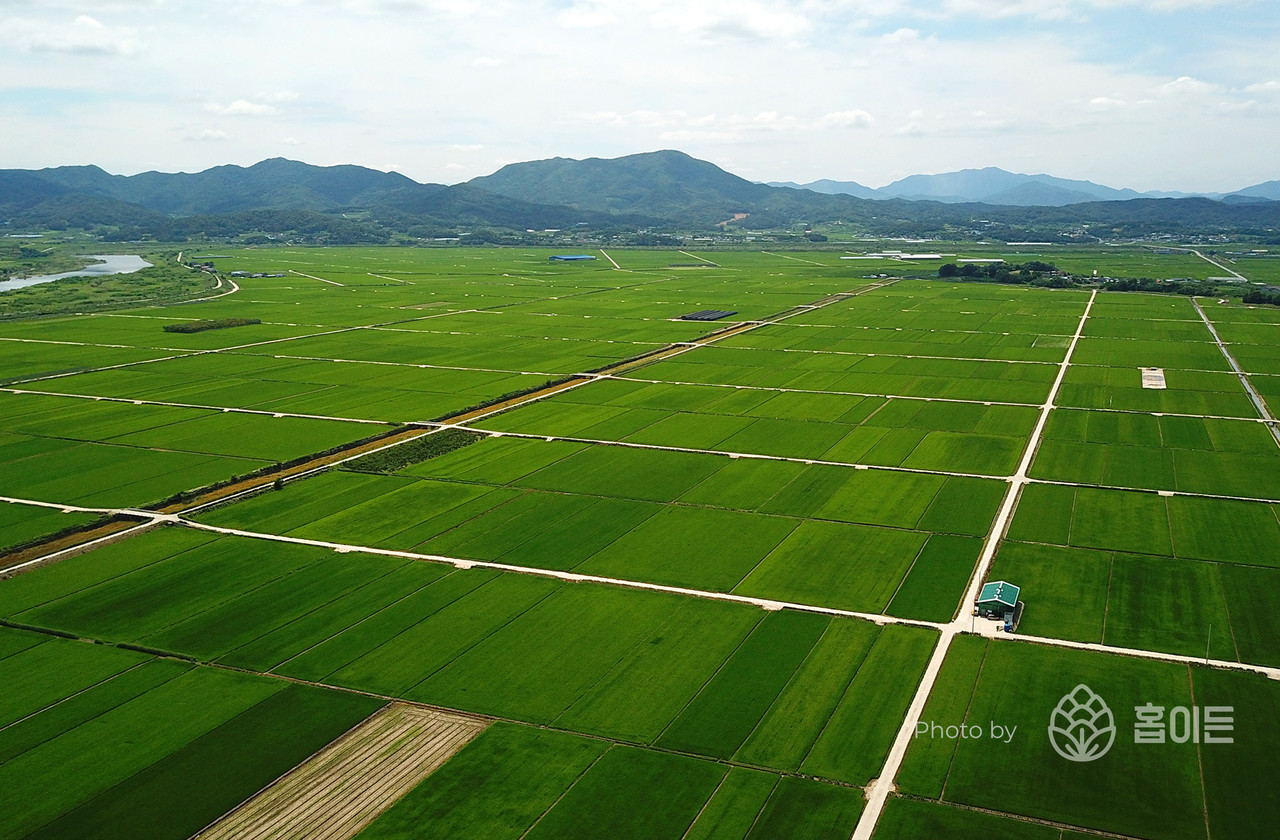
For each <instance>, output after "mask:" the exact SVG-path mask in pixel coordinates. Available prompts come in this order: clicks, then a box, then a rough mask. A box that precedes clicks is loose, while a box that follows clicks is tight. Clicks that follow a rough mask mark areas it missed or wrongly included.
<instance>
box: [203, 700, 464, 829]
mask: <svg viewBox="0 0 1280 840" xmlns="http://www.w3.org/2000/svg"><path fill="white" fill-rule="evenodd" d="M486 726H488V721H486V720H484V719H483V718H477V717H473V716H470V715H463V714H459V713H456V712H442V711H438V710H435V709H424V708H421V707H418V706H410V705H408V704H405V703H392V704H391V705H389V706H387V707H386V708H385V709H383V710H382V711H380V712H378V713H377V714H375V715H373V716H372V717H370V718H369V719H368V720H366V721H364V722H363V723H361V724H360V725H359V726H357V727H355V728H354V729H351V730H350V731H348V732H347V733H346V734H345V735H343V736H342V737H341V738H339V739H338V740H336V741H334V742H333V743H332V744H330V745H329V746H327V747H325V748H324V749H323V750H321V751H320V752H318V753H316V754H315V755H313V756H312V757H311V758H309V759H307V760H306V761H305V762H303V763H302V764H300V765H298V766H297V767H296V768H294V769H293V770H292V771H290V772H289V773H287V774H285V775H284V776H281V777H280V778H279V779H277V780H276V781H275V782H273V783H272V784H271V785H270V786H269V787H267V788H266V789H264V790H262V791H261V792H260V793H258V794H257V795H256V796H254V797H253V798H252V799H249V800H248V801H246V802H245V803H243V804H242V805H240V806H239V807H238V808H236V809H235V810H234V811H232V812H230V813H229V814H227V815H226V816H224V817H223V818H222V819H220V820H219V821H218V822H216V823H214V824H213V825H212V826H210V827H209V828H206V829H205V830H204V831H202V832H200V833H199V834H197V835H196V838H198V840H267V838H271V840H286V838H298V840H302V838H307V840H349V838H352V837H354V836H355V835H356V834H358V833H359V832H360V830H361V829H363V828H364V827H365V826H367V825H368V824H369V823H371V822H373V820H374V819H375V818H376V817H377V816H378V815H379V814H381V813H382V812H383V811H385V810H387V809H388V808H390V807H391V806H392V805H393V804H394V803H395V801H396V800H398V799H399V798H400V797H402V796H404V795H405V794H406V793H408V792H409V791H410V790H412V789H413V788H414V787H415V786H416V785H417V784H418V783H419V782H421V781H422V780H423V779H425V778H426V777H427V776H428V775H430V774H431V772H432V771H433V770H435V769H436V768H438V767H439V766H440V765H442V764H444V763H445V762H446V761H448V760H449V758H450V757H451V756H452V755H453V754H454V753H456V752H457V751H458V750H460V749H462V748H463V747H464V746H466V744H467V743H468V742H469V741H471V739H472V738H474V737H476V736H477V735H479V734H480V733H481V732H482V731H484V728H485V727H486Z"/></svg>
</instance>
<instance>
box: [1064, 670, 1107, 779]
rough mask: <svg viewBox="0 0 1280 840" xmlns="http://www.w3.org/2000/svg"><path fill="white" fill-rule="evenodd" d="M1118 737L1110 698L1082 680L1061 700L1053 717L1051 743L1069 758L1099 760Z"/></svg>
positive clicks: (1081, 760)
mask: <svg viewBox="0 0 1280 840" xmlns="http://www.w3.org/2000/svg"><path fill="white" fill-rule="evenodd" d="M1115 740H1116V720H1115V716H1114V715H1112V714H1111V708H1110V707H1109V706H1107V701H1105V700H1103V699H1102V698H1101V697H1099V696H1098V695H1097V694H1095V693H1094V692H1093V689H1091V688H1089V686H1087V685H1085V684H1083V683H1081V684H1080V685H1078V686H1076V687H1075V688H1073V689H1072V690H1071V693H1070V694H1068V695H1067V696H1066V697H1063V698H1062V699H1061V700H1060V701H1058V705H1057V707H1056V708H1055V709H1054V710H1053V714H1052V715H1051V716H1050V717H1049V743H1050V744H1052V745H1053V749H1054V751H1055V752H1056V753H1057V754H1058V755H1060V756H1062V757H1063V758H1065V759H1066V760H1067V761H1078V762H1086V761H1096V760H1097V759H1099V758H1102V757H1103V756H1104V755H1106V754H1107V751H1108V750H1110V749H1111V745H1112V744H1113V743H1115Z"/></svg>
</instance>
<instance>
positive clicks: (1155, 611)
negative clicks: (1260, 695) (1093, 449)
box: [992, 485, 1280, 664]
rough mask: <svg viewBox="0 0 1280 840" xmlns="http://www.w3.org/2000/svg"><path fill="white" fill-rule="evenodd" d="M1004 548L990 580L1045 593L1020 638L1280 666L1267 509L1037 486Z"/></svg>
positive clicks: (1279, 530) (1276, 537)
mask: <svg viewBox="0 0 1280 840" xmlns="http://www.w3.org/2000/svg"><path fill="white" fill-rule="evenodd" d="M1170 526H1171V527H1170ZM1008 540H1009V541H1006V542H1005V543H1004V544H1003V545H1002V546H1001V548H1000V551H999V554H998V555H997V557H996V562H995V566H994V567H993V569H992V575H993V576H994V577H997V578H1001V579H1008V580H1015V581H1017V582H1018V583H1019V584H1020V585H1021V586H1023V587H1024V588H1025V590H1026V591H1027V592H1028V593H1030V592H1038V593H1040V595H1039V596H1038V597H1037V598H1036V600H1034V601H1028V604H1029V606H1028V608H1027V610H1026V612H1025V614H1024V617H1023V622H1022V625H1021V627H1022V630H1023V631H1024V632H1026V633H1029V634H1033V635H1039V636H1047V637H1050V638H1066V639H1075V640H1079V641H1090V642H1105V643H1106V644H1111V645H1116V646H1120V647H1136V648H1144V649H1150V650H1163V651H1169V652H1173V653H1182V654H1186V655H1193V656H1196V655H1198V656H1203V655H1204V654H1205V651H1206V649H1208V650H1209V653H1210V655H1211V656H1213V657H1215V658H1219V659H1226V660H1239V661H1242V662H1256V663H1259V664H1274V663H1276V662H1277V659H1276V654H1275V647H1274V635H1273V633H1272V632H1271V631H1270V630H1269V629H1267V622H1266V619H1265V618H1264V615H1265V613H1266V611H1267V610H1269V609H1270V608H1271V607H1270V604H1271V601H1272V598H1271V596H1270V594H1269V593H1271V592H1273V591H1274V586H1275V582H1276V580H1275V579H1277V574H1280V572H1278V571H1277V569H1276V561H1275V557H1276V555H1277V551H1280V525H1277V520H1276V516H1275V512H1274V511H1273V510H1272V507H1271V506H1270V505H1264V504H1257V503H1249V502H1234V501H1225V500H1217V499H1198V498H1183V497H1175V498H1167V499H1166V498H1162V497H1160V496H1156V495H1154V494H1145V493H1125V492H1120V491H1100V490H1088V489H1086V488H1070V487H1060V486H1052V485H1032V486H1030V487H1028V488H1027V489H1026V490H1025V491H1024V493H1023V497H1022V499H1021V501H1020V503H1019V507H1018V514H1017V516H1016V517H1015V518H1014V521H1013V524H1012V525H1011V527H1010V529H1009V534H1008ZM1211 625H1212V629H1211Z"/></svg>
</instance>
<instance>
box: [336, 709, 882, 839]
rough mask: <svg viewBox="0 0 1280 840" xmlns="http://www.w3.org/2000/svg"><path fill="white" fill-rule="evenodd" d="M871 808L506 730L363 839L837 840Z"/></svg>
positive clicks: (769, 778)
mask: <svg viewBox="0 0 1280 840" xmlns="http://www.w3.org/2000/svg"><path fill="white" fill-rule="evenodd" d="M861 810H862V802H861V799H860V795H859V794H858V793H857V792H856V791H853V790H850V789H849V788H841V787H837V786H834V785H827V784H822V783H819V782H812V781H801V780H797V779H791V778H780V777H779V776H778V775H777V774H774V773H767V772H761V771H754V770H746V769H739V768H735V769H727V768H725V767H724V766H723V765H719V764H714V763H711V762H708V761H705V760H699V759H694V758H688V757H684V756H676V755H671V754H667V753H657V752H649V751H646V750H640V749H636V748H634V747H626V746H610V745H609V744H608V743H607V742H600V741H594V740H590V739H587V738H581V737H578V736H574V735H570V734H566V733H558V732H552V731H547V730H537V729H530V728H527V727H521V726H515V725H512V724H504V723H498V724H494V725H493V726H491V727H490V728H489V729H488V730H486V731H485V733H484V734H483V735H481V736H480V737H479V738H477V739H476V740H475V741H473V742H472V743H471V744H469V745H468V746H467V747H466V748H465V749H464V750H463V751H462V752H461V753H459V755H458V756H457V757H456V758H455V759H454V760H452V761H450V762H449V764H447V765H445V767H443V768H442V769H441V770H440V771H438V772H436V773H435V774H433V775H432V776H430V777H428V778H427V780H426V781H424V782H423V783H422V784H421V785H419V786H418V787H417V788H416V789H415V790H414V791H412V792H411V793H410V794H409V795H408V796H406V797H405V798H404V799H402V800H401V801H400V802H399V803H397V804H396V805H395V806H394V807H393V808H392V809H391V810H389V811H387V812H386V813H385V814H384V815H383V816H382V817H381V818H380V819H379V820H377V821H376V822H374V823H373V824H372V825H370V826H369V827H368V828H367V829H366V830H365V831H364V832H363V833H361V834H360V835H359V836H360V838H362V840H378V838H391V837H401V836H404V834H405V833H406V832H409V831H412V832H413V834H414V836H417V837H422V838H435V837H439V838H445V837H449V838H453V837H488V838H499V839H500V838H518V837H521V836H525V835H526V833H528V836H534V837H566V836H573V837H584V838H589V837H600V838H619V837H621V838H630V837H634V838H646V840H647V839H648V838H659V839H661V838H670V840H678V838H684V837H691V838H713V837H714V838H726V839H727V838H735V840H736V839H737V838H746V837H752V838H765V837H779V836H787V837H796V838H806V840H809V838H812V840H826V838H831V840H835V838H839V837H847V836H848V835H849V834H850V833H851V832H852V831H853V827H854V825H855V824H856V822H857V818H858V816H859V814H860V813H861ZM753 825H754V826H755V829H754V830H753V828H752V827H753Z"/></svg>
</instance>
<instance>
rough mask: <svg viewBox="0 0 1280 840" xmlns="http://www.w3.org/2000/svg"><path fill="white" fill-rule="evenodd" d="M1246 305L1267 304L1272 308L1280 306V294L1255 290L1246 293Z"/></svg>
mask: <svg viewBox="0 0 1280 840" xmlns="http://www.w3.org/2000/svg"><path fill="white" fill-rule="evenodd" d="M1244 302H1245V303H1265V304H1269V305H1271V306H1280V292H1264V291H1263V290H1261V289H1254V290H1253V291H1250V292H1245V293H1244Z"/></svg>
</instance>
